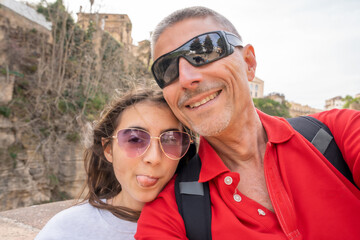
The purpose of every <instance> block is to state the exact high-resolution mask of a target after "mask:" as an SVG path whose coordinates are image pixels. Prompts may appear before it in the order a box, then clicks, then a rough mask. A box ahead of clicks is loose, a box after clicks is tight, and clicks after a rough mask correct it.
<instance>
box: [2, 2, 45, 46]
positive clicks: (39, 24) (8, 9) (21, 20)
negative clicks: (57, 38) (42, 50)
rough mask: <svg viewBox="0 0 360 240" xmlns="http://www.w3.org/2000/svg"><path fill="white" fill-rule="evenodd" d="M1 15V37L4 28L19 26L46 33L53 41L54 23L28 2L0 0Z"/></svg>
mask: <svg viewBox="0 0 360 240" xmlns="http://www.w3.org/2000/svg"><path fill="white" fill-rule="evenodd" d="M0 16H1V17H0V38H1V36H3V35H2V34H3V33H2V31H4V29H7V28H13V29H16V28H17V27H19V28H22V29H28V30H33V31H37V32H38V33H39V34H43V35H46V36H47V41H48V42H49V43H51V42H52V35H51V27H52V23H51V22H48V21H47V20H46V19H45V17H44V15H42V14H40V13H38V12H36V10H35V9H33V8H32V7H29V6H27V5H26V4H24V3H21V2H17V1H14V0H0ZM0 40H1V39H0Z"/></svg>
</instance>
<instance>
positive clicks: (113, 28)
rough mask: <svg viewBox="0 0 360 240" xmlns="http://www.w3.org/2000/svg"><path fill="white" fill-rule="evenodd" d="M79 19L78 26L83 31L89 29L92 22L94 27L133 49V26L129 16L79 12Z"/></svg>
mask: <svg viewBox="0 0 360 240" xmlns="http://www.w3.org/2000/svg"><path fill="white" fill-rule="evenodd" d="M77 17H78V20H77V24H78V25H79V26H80V27H81V28H82V29H85V30H86V29H88V27H89V24H90V23H91V22H92V23H94V24H95V26H94V27H97V28H100V29H102V30H104V31H106V32H108V33H109V34H110V35H111V36H112V37H113V38H114V39H115V40H117V41H118V42H120V43H122V44H124V45H125V46H127V47H128V49H131V47H132V43H133V39H132V37H131V30H132V24H131V21H130V18H129V17H128V15H127V14H107V13H83V12H78V13H77ZM95 29H96V28H95Z"/></svg>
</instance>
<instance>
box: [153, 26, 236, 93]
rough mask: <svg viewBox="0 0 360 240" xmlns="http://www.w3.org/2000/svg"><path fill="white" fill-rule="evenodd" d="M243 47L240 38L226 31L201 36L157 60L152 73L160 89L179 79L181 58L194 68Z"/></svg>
mask: <svg viewBox="0 0 360 240" xmlns="http://www.w3.org/2000/svg"><path fill="white" fill-rule="evenodd" d="M238 46H241V47H242V46H243V43H242V41H241V40H240V38H239V37H238V36H236V35H234V34H232V33H229V32H225V31H215V32H207V33H203V34H200V35H198V36H196V37H194V38H193V39H191V40H190V41H188V42H186V43H185V44H184V45H182V46H180V47H178V48H177V49H175V50H174V51H171V52H169V53H166V54H164V55H162V56H161V57H159V58H158V59H156V61H155V62H154V64H153V65H152V67H151V71H152V73H153V75H154V77H155V80H156V82H157V83H158V85H159V87H160V88H164V87H166V86H167V85H169V84H170V83H172V82H173V81H175V80H176V79H177V78H178V77H179V58H180V57H183V58H185V59H186V60H187V61H188V62H189V63H190V64H191V65H193V66H196V67H198V66H202V65H205V64H208V63H211V62H214V61H216V60H219V59H221V58H223V57H226V56H229V55H230V54H232V53H233V52H234V47H238Z"/></svg>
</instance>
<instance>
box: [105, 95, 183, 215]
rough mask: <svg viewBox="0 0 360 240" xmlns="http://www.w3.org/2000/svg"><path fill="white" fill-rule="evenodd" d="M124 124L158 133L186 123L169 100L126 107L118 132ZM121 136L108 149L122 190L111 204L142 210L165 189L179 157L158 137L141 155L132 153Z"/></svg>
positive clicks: (179, 129) (106, 152)
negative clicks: (166, 150)
mask: <svg viewBox="0 0 360 240" xmlns="http://www.w3.org/2000/svg"><path fill="white" fill-rule="evenodd" d="M124 128H137V129H142V130H145V131H147V132H149V133H150V135H151V136H153V137H158V136H159V135H160V134H161V133H163V132H165V131H169V130H173V131H174V130H176V131H182V125H181V124H180V122H179V121H178V120H177V119H176V118H175V116H174V115H173V113H172V111H171V110H170V108H169V107H168V106H167V105H165V104H158V103H153V102H150V101H143V102H140V103H137V104H135V105H133V106H130V107H128V108H126V109H125V110H124V111H123V112H122V114H121V116H120V119H119V125H118V126H117V128H116V130H115V132H114V135H115V134H116V133H117V132H118V131H119V130H120V129H124ZM128 155H129V154H127V153H126V152H125V151H124V149H123V148H120V147H119V145H118V143H117V139H116V138H114V139H113V142H112V144H111V145H109V147H108V148H107V149H106V150H105V157H106V158H107V160H108V161H109V162H111V163H112V164H113V168H114V172H115V175H116V178H117V180H118V181H119V183H120V184H121V186H122V191H121V192H120V193H119V194H118V195H117V196H115V197H114V198H113V200H112V202H111V204H112V205H118V206H125V207H129V208H131V209H134V210H141V209H142V207H143V206H144V204H145V203H146V202H150V201H152V200H154V199H155V198H156V196H157V195H158V194H159V193H160V191H161V190H162V189H163V187H164V186H165V184H166V183H167V182H168V181H169V180H170V179H171V177H172V176H173V175H174V173H175V170H176V167H177V165H178V163H179V160H172V159H170V158H168V157H167V156H166V155H165V154H164V153H163V152H162V150H161V148H160V143H159V141H158V139H154V138H152V139H151V142H150V146H149V148H148V150H147V151H146V152H145V153H144V154H142V155H141V156H137V157H131V156H128Z"/></svg>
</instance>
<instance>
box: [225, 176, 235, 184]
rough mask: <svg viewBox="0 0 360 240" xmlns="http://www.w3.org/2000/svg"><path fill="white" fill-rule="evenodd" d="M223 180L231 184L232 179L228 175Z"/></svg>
mask: <svg viewBox="0 0 360 240" xmlns="http://www.w3.org/2000/svg"><path fill="white" fill-rule="evenodd" d="M224 182H225V184H226V185H230V184H232V182H233V180H232V178H231V177H230V176H227V177H226V178H225V179H224Z"/></svg>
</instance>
